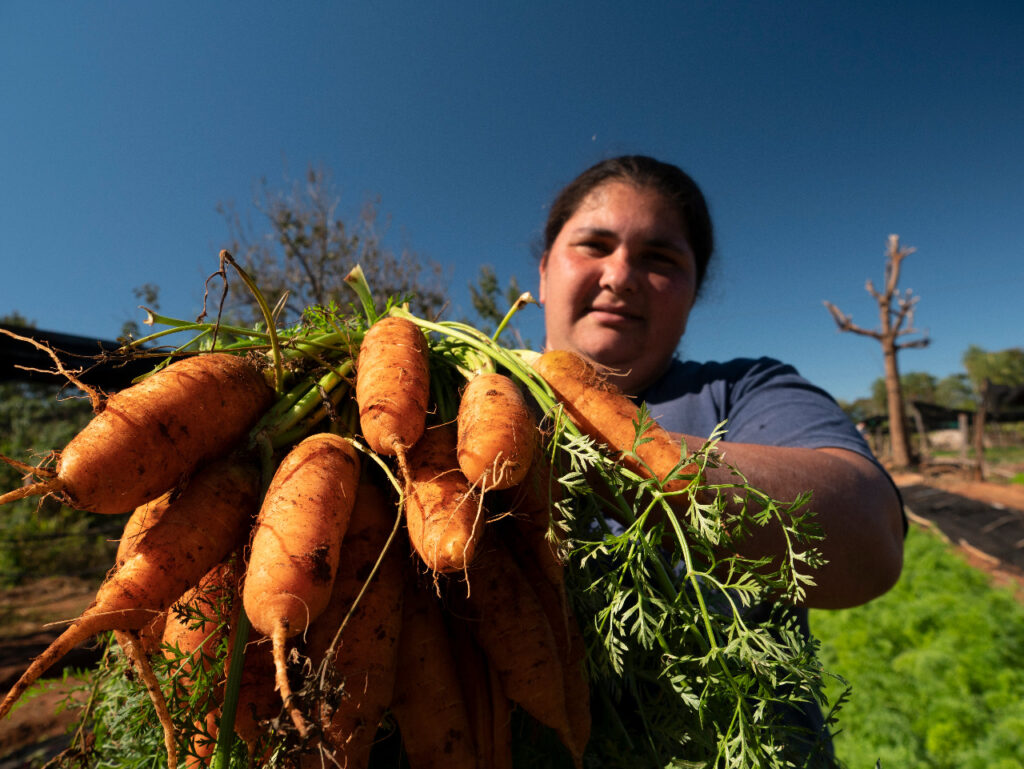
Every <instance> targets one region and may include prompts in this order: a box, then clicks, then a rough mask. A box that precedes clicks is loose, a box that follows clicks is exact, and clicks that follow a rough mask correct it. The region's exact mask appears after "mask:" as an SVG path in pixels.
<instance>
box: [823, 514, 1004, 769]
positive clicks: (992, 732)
mask: <svg viewBox="0 0 1024 769" xmlns="http://www.w3.org/2000/svg"><path fill="white" fill-rule="evenodd" d="M811 625H812V629H813V631H814V633H815V635H816V636H818V638H819V640H820V641H821V644H822V650H821V657H822V662H823V664H824V667H825V669H826V670H829V671H832V672H834V673H837V674H839V675H840V676H842V677H843V678H845V679H846V680H847V681H848V682H849V684H850V685H851V686H852V693H851V698H850V701H849V702H848V703H847V704H846V705H845V706H844V707H843V709H842V711H841V712H840V714H839V728H840V729H841V730H842V731H841V733H840V734H839V736H838V737H837V738H836V752H837V755H838V757H839V758H840V759H841V760H842V761H843V762H844V763H845V764H846V765H847V766H848V767H849V768H850V769H860V768H861V767H863V768H864V769H870V768H871V767H874V766H875V764H876V761H879V760H880V761H881V767H882V769H890V768H891V769H913V768H914V767H928V768H929V769H933V768H938V767H943V768H944V767H949V768H950V769H953V768H954V767H955V768H956V769H975V768H976V769H1019V768H1020V767H1022V766H1024V604H1021V603H1020V602H1018V601H1017V600H1015V599H1014V597H1013V595H1012V594H1011V592H1009V591H1008V590H1004V589H996V588H993V587H992V586H991V583H990V582H989V580H988V578H987V577H986V575H985V574H983V573H981V572H979V571H977V570H976V569H973V568H971V567H970V566H968V565H967V564H966V563H964V562H963V561H962V560H961V559H960V558H959V557H958V556H957V555H956V554H955V553H953V552H952V551H951V549H950V547H949V546H948V545H947V544H946V543H945V542H943V541H942V540H941V539H940V538H938V537H937V536H935V535H934V534H931V533H929V532H926V531H923V530H920V529H917V528H912V529H911V531H910V533H909V534H908V537H907V543H906V560H905V565H904V570H903V576H902V578H901V579H900V582H899V583H898V584H897V585H896V587H895V588H893V590H892V591H891V592H889V593H888V594H887V595H885V596H883V597H882V598H880V599H879V600H877V601H874V602H873V603H870V604H868V605H866V606H861V607H858V608H856V609H851V610H847V611H838V612H823V611H817V612H813V613H812V615H811ZM841 688H842V687H841V686H840V685H839V684H836V685H835V687H834V692H838V691H841Z"/></svg>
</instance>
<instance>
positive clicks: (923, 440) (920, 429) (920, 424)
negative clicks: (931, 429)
mask: <svg viewBox="0 0 1024 769" xmlns="http://www.w3.org/2000/svg"><path fill="white" fill-rule="evenodd" d="M908 410H909V411H910V416H911V417H912V418H913V420H914V426H915V427H916V428H917V440H918V454H919V456H918V461H920V462H927V461H928V459H929V458H930V457H931V452H930V449H931V446H930V445H929V444H928V431H927V430H926V429H925V425H924V417H923V416H921V410H920V409H919V408H918V407H917V405H916V404H915V403H914V402H913V401H911V402H910V404H909V409H908Z"/></svg>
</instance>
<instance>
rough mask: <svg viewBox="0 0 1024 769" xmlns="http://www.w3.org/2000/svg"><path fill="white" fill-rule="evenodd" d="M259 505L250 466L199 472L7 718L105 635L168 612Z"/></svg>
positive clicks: (12, 695) (39, 666)
mask: <svg viewBox="0 0 1024 769" xmlns="http://www.w3.org/2000/svg"><path fill="white" fill-rule="evenodd" d="M258 500H259V474H258V472H257V471H256V470H255V469H254V468H253V467H251V466H249V465H248V464H245V463H242V462H238V461H233V460H227V459H226V460H221V461H218V462H215V463H213V464H211V465H208V466H207V467H206V468H204V469H203V470H201V471H200V472H198V473H196V474H195V475H194V476H193V477H192V479H191V480H190V482H189V484H188V485H187V486H186V487H185V488H184V490H183V491H182V493H181V495H180V496H179V497H178V498H177V499H176V500H175V501H174V502H173V503H172V504H171V506H170V507H169V508H168V509H167V510H166V511H165V512H164V514H163V515H162V516H161V518H160V521H159V522H158V523H157V524H155V525H154V526H152V527H151V528H150V529H149V530H148V531H147V532H146V534H145V536H144V537H142V538H141V539H140V540H139V541H138V542H137V543H136V545H135V549H134V552H133V553H132V554H131V555H130V556H129V557H128V558H127V559H126V560H125V561H124V563H123V564H121V565H120V566H119V567H118V568H117V569H115V570H114V572H113V573H112V574H111V575H110V577H108V578H107V580H106V581H105V582H104V583H103V585H102V586H100V589H99V591H98V592H97V594H96V599H95V600H94V601H93V602H92V604H91V605H90V606H89V608H87V609H86V610H85V612H83V613H82V616H81V617H79V618H78V619H77V620H75V621H74V623H72V625H71V626H70V627H69V628H68V629H67V630H65V631H64V632H63V633H62V634H61V635H60V636H59V637H58V638H57V639H56V640H55V641H54V642H53V644H51V645H50V647H49V648H48V649H47V650H46V651H45V652H43V653H42V654H41V655H39V657H37V658H36V659H35V660H34V661H33V662H32V664H31V665H30V666H29V668H28V669H27V670H26V671H25V673H24V675H22V677H21V678H20V679H19V680H18V682H17V683H15V685H14V686H13V688H12V689H11V691H10V692H9V693H8V694H7V696H6V697H5V698H4V700H3V702H2V703H0V718H2V717H3V716H5V715H6V714H7V712H8V711H9V710H10V709H11V707H12V706H13V705H14V703H15V701H17V699H18V698H19V697H20V696H21V695H22V694H23V693H24V692H25V690H26V689H27V688H28V687H29V686H31V685H32V683H33V682H34V681H35V680H36V679H37V678H38V677H39V676H40V675H42V674H43V673H44V672H46V670H47V669H48V668H49V667H50V666H51V665H53V663H55V662H56V661H57V660H58V659H60V658H61V657H63V656H64V655H65V654H67V652H69V651H70V650H71V649H72V648H74V647H75V646H76V645H77V644H79V643H81V642H82V641H84V640H85V639H87V638H89V637H91V636H93V635H95V634H96V633H99V632H102V631H104V630H137V629H139V628H141V627H143V626H145V625H146V624H148V623H149V622H150V621H151V620H152V619H153V617H154V615H156V614H159V613H160V612H163V611H165V610H166V609H167V608H168V607H169V606H170V605H171V604H172V603H173V602H174V601H176V600H178V598H180V597H181V596H182V595H183V594H184V593H185V591H186V590H188V589H189V588H190V587H192V586H193V585H195V584H196V583H197V582H198V581H199V579H200V578H201V577H202V576H203V575H204V574H205V573H206V572H207V571H209V569H210V568H211V567H212V566H213V565H214V564H215V563H217V562H218V561H220V560H221V559H222V558H224V556H226V555H227V554H228V553H229V552H231V550H233V549H234V548H235V547H237V546H238V543H239V542H240V540H241V539H242V538H243V536H244V535H245V534H246V533H247V532H248V530H249V525H250V522H251V520H252V515H253V512H254V511H255V509H256V507H257V505H258Z"/></svg>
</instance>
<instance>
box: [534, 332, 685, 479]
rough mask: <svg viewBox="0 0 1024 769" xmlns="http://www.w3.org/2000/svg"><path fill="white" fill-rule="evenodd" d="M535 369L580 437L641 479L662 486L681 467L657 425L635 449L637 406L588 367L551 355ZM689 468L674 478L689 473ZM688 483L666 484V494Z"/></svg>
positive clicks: (676, 446) (564, 354)
mask: <svg viewBox="0 0 1024 769" xmlns="http://www.w3.org/2000/svg"><path fill="white" fill-rule="evenodd" d="M533 365H534V368H535V369H536V370H537V373H539V374H540V375H541V376H542V377H543V378H544V379H545V381H547V383H548V384H549V385H550V386H551V389H552V390H553V391H554V393H555V395H556V397H557V398H558V400H559V401H561V402H562V405H563V406H564V407H565V411H566V413H567V414H568V415H569V418H570V419H571V420H572V421H573V423H574V424H575V425H576V426H577V427H578V428H579V429H580V430H582V431H583V432H584V433H586V434H587V435H589V436H591V437H592V438H594V439H595V440H596V441H597V442H598V443H603V444H605V445H607V446H609V447H610V448H612V449H615V450H617V451H619V452H621V454H622V463H623V464H624V465H625V466H626V467H629V468H630V469H631V470H633V471H634V472H636V473H637V474H639V475H642V476H644V477H647V478H650V477H654V476H656V477H657V478H658V479H659V480H661V481H664V480H665V479H666V478H667V477H668V476H669V474H670V473H671V472H672V471H673V470H676V468H678V467H679V464H680V460H681V459H682V457H683V451H682V448H683V447H682V445H681V444H680V443H679V441H677V440H675V439H673V438H672V436H671V435H669V433H668V432H667V431H666V430H665V429H663V428H662V427H660V426H659V425H658V424H657V423H652V424H651V425H650V426H649V428H648V429H647V431H646V432H645V433H644V434H643V441H644V442H643V443H642V444H641V445H640V446H638V447H637V449H636V456H638V457H639V458H640V461H637V460H636V458H634V457H633V456H630V455H629V452H632V450H633V444H634V443H635V442H636V430H637V428H636V422H637V404H636V403H634V402H633V401H632V400H630V399H629V398H628V397H626V396H625V395H623V394H622V392H621V391H620V390H619V389H618V388H617V387H615V385H613V384H611V383H610V382H608V381H607V380H606V379H604V378H603V377H602V376H601V375H600V374H599V373H598V371H597V369H596V368H594V366H592V365H591V364H590V363H589V362H588V361H586V360H585V359H583V358H582V357H580V356H579V355H577V354H576V353H574V352H570V351H568V350H550V351H548V352H546V353H544V354H543V355H541V356H540V357H539V358H537V360H536V361H535V362H534V364H533ZM695 469H696V468H694V467H692V466H690V467H687V468H682V469H681V470H678V472H682V473H683V474H686V473H692V472H694V471H695ZM688 485H689V481H688V480H685V479H677V480H675V481H672V482H670V483H668V484H667V486H666V488H667V489H668V490H669V491H677V490H681V489H685V488H686V487H687V486H688Z"/></svg>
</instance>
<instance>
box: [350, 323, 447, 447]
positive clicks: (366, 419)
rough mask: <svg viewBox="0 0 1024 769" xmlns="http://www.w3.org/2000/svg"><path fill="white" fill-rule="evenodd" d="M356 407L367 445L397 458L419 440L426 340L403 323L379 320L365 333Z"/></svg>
mask: <svg viewBox="0 0 1024 769" xmlns="http://www.w3.org/2000/svg"><path fill="white" fill-rule="evenodd" d="M356 367H357V376H356V402H357V403H358V404H359V423H360V427H361V428H362V431H363V437H364V438H366V442H367V444H368V445H369V446H370V448H371V449H373V450H374V451H375V452H377V453H378V454H386V455H388V456H394V455H396V454H398V455H399V456H401V455H402V454H403V453H404V452H405V451H407V450H408V449H409V447H411V446H412V445H413V444H414V443H416V441H418V440H419V439H420V436H421V435H422V434H423V428H424V425H425V424H426V418H427V406H428V401H429V398H430V369H429V367H428V362H427V340H426V338H425V337H424V336H423V332H422V331H420V330H419V328H418V327H417V326H416V325H415V324H414V323H413V322H412V321H408V320H405V319H404V318H383V319H382V320H379V321H377V322H376V323H375V324H373V326H371V327H370V329H369V330H368V331H367V332H366V335H365V336H364V337H363V343H362V345H361V346H360V348H359V357H358V359H357V360H356Z"/></svg>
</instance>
